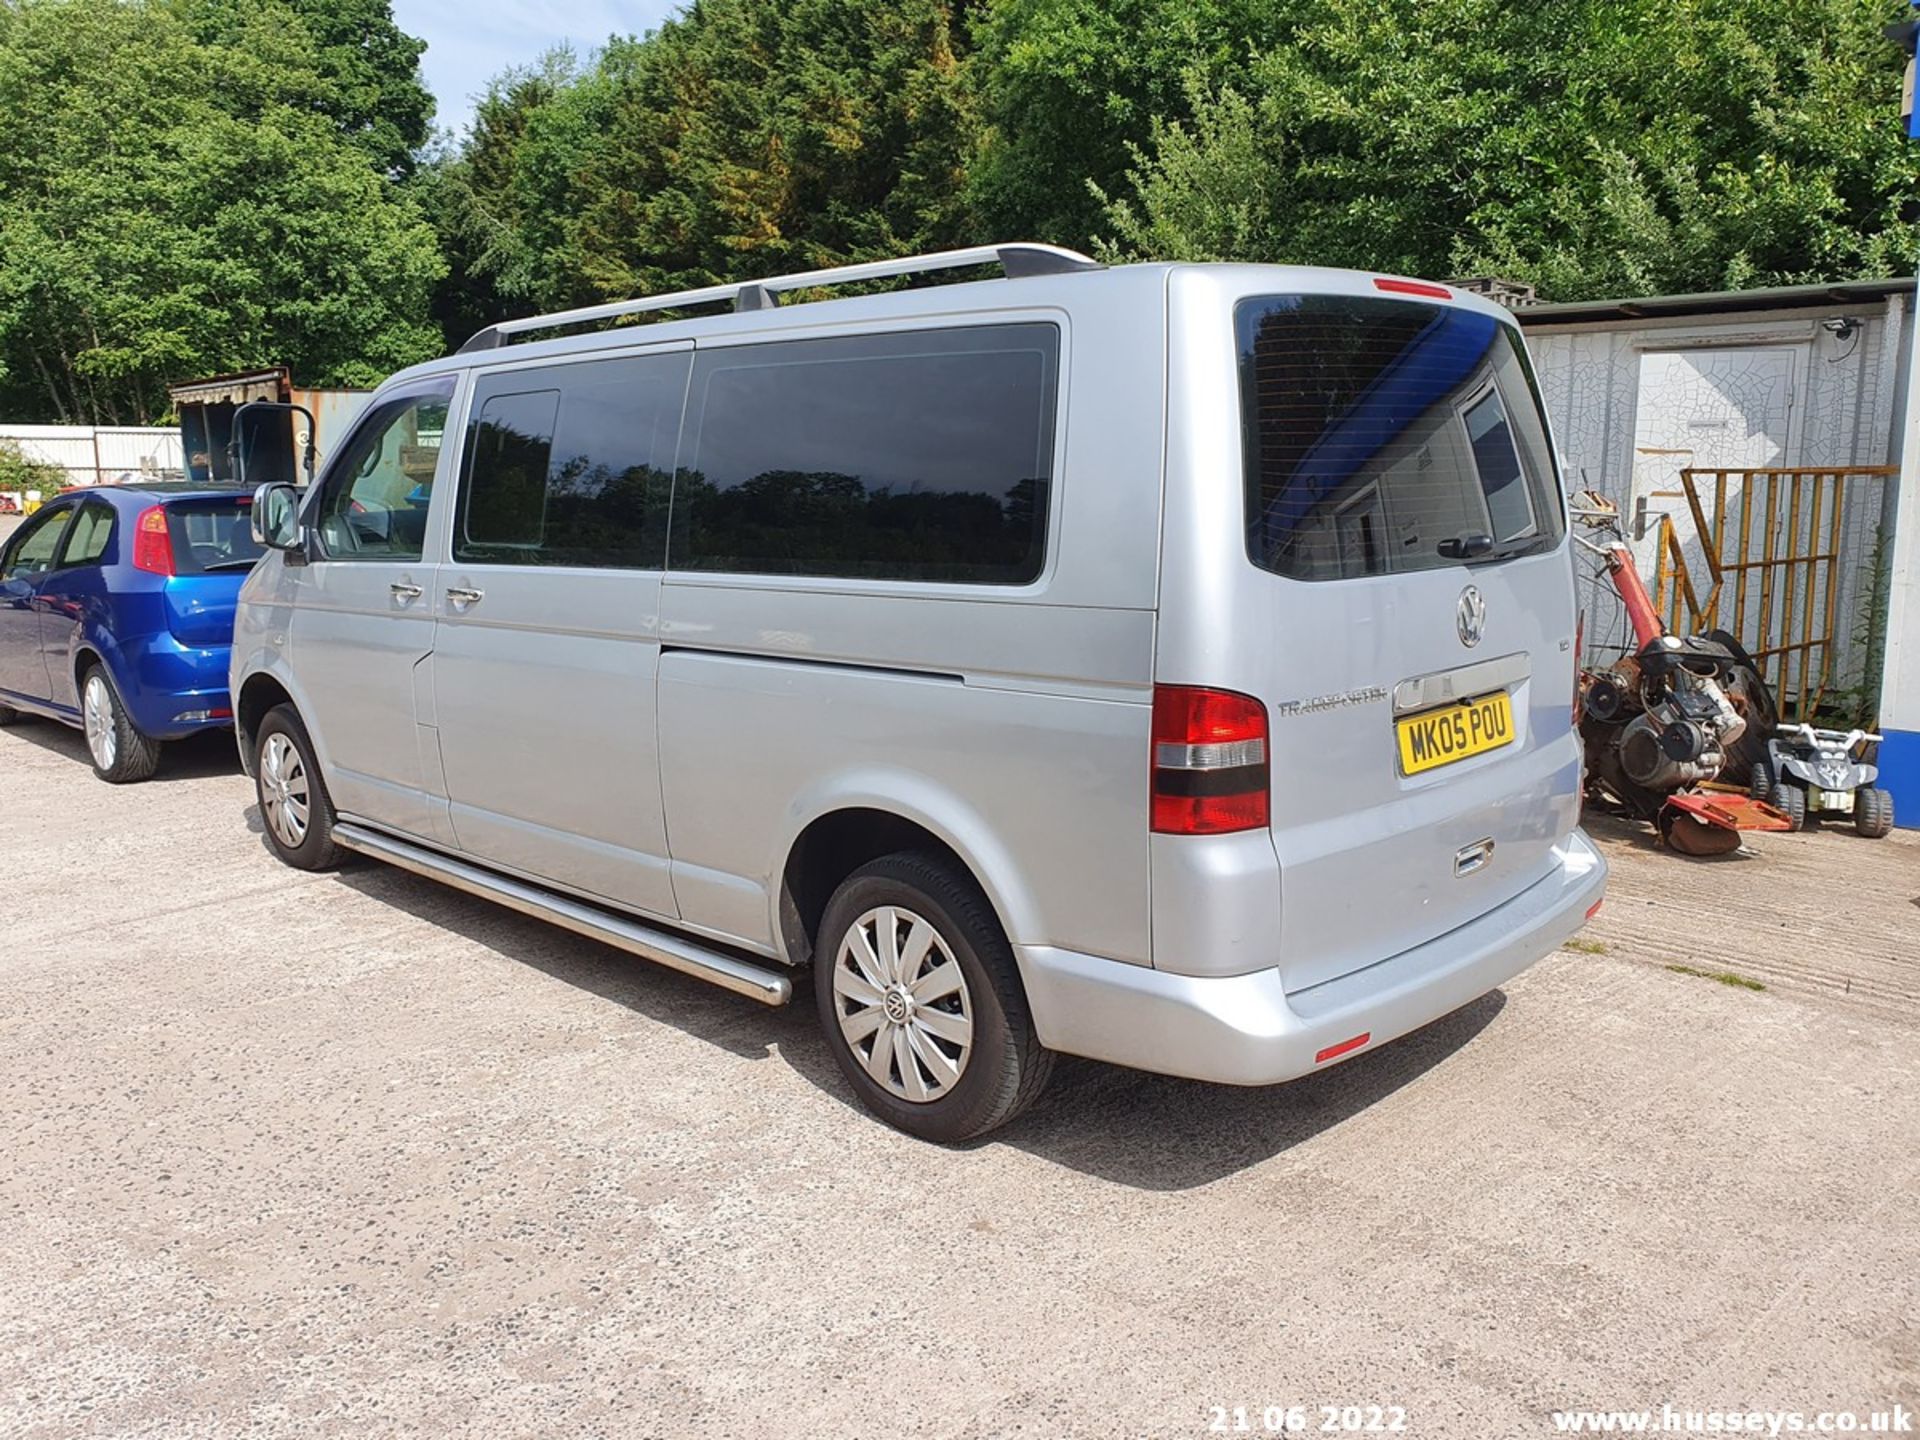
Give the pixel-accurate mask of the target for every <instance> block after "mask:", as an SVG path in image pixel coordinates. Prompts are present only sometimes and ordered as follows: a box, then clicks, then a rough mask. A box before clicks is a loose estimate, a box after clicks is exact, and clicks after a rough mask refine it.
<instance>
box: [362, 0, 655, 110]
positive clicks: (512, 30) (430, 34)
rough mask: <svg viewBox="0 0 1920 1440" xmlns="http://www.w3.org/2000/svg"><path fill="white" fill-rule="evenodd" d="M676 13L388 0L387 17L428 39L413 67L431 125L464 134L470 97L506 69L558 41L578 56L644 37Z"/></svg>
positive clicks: (641, 0)
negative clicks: (420, 78)
mask: <svg viewBox="0 0 1920 1440" xmlns="http://www.w3.org/2000/svg"><path fill="white" fill-rule="evenodd" d="M678 8H679V6H678V5H677V4H675V3H673V0H569V3H567V4H564V5H552V4H547V5H541V4H531V3H525V0H393V18H394V19H395V20H396V21H398V22H399V25H400V28H401V29H402V30H404V31H406V32H407V33H408V34H409V35H414V36H417V37H419V38H420V39H422V40H424V41H426V42H427V53H426V54H424V55H422V56H421V57H420V69H421V72H422V74H424V75H425V77H426V81H427V88H428V89H429V90H431V91H432V92H433V98H434V99H435V100H436V101H437V102H438V108H437V109H436V111H435V114H434V119H433V123H434V124H435V125H437V126H440V127H442V128H444V129H450V130H463V129H465V128H466V124H467V121H468V120H470V119H472V118H473V101H474V97H475V96H477V95H479V94H480V93H481V92H482V91H483V90H485V89H486V88H487V81H489V80H491V79H492V78H493V77H494V76H495V75H498V74H499V73H500V72H501V71H502V70H505V69H507V68H508V67H509V66H512V65H525V64H527V63H528V62H530V61H532V60H534V59H535V58H537V57H538V56H539V55H540V53H541V52H542V51H545V50H549V49H551V48H552V47H553V46H555V45H561V44H570V45H572V46H573V48H574V49H575V50H577V51H578V52H580V54H581V55H583V56H584V55H585V54H586V53H587V52H588V51H590V50H595V49H598V48H599V47H600V45H601V44H602V43H604V42H605V40H606V38H607V37H608V36H609V35H639V34H644V33H645V32H646V31H648V30H651V29H653V28H654V27H655V26H657V25H658V24H659V23H660V22H661V21H662V20H664V19H665V18H666V17H667V16H668V15H669V14H670V13H672V12H673V11H674V10H676V9H678Z"/></svg>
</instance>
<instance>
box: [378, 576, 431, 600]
mask: <svg viewBox="0 0 1920 1440" xmlns="http://www.w3.org/2000/svg"><path fill="white" fill-rule="evenodd" d="M387 589H389V590H391V591H392V592H393V598H394V599H396V600H418V599H419V598H420V597H421V596H422V595H424V594H425V593H426V592H425V591H424V590H422V589H421V588H420V587H419V586H418V585H414V584H411V583H410V582H408V581H405V580H396V581H394V582H393V584H391V585H389V586H387Z"/></svg>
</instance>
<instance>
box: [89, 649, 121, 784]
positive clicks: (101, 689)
mask: <svg viewBox="0 0 1920 1440" xmlns="http://www.w3.org/2000/svg"><path fill="white" fill-rule="evenodd" d="M80 708H81V722H82V724H84V725H85V727H86V732H87V749H88V750H89V751H91V752H92V754H93V763H94V764H96V765H98V766H99V767H100V768H101V769H102V770H111V769H112V768H113V762H114V761H115V760H117V759H118V758H119V756H120V734H119V732H118V731H117V730H116V729H115V728H114V723H113V692H112V691H111V690H109V689H108V688H107V681H106V677H105V676H103V675H100V674H98V673H97V672H96V673H95V674H92V675H89V676H88V677H87V693H86V696H85V697H84V698H83V699H82V701H81V707H80Z"/></svg>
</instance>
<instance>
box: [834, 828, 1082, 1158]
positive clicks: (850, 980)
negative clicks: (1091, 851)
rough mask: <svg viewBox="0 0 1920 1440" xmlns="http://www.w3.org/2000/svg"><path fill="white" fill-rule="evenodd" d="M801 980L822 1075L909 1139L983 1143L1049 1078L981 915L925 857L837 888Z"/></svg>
mask: <svg viewBox="0 0 1920 1440" xmlns="http://www.w3.org/2000/svg"><path fill="white" fill-rule="evenodd" d="M813 969H814V987H813V988H814V999H815V1001H816V1003H817V1004H818V1006H819V1010H820V1023H821V1026H822V1028H823V1029H824V1031H825V1032H826V1039H827V1047H828V1049H830V1050H831V1051H832V1052H833V1058H834V1062H835V1063H836V1064H837V1065H839V1067H840V1072H841V1073H842V1074H843V1075H845V1076H846V1077H847V1083H848V1084H849V1085H851V1086H852V1087H853V1088H854V1090H855V1091H856V1092H857V1093H858V1094H859V1096H860V1099H861V1101H862V1102H863V1103H865V1105H866V1106H867V1108H868V1109H869V1110H871V1111H873V1112H874V1114H876V1115H878V1116H879V1117H880V1118H881V1119H882V1120H885V1121H886V1122H887V1123H888V1124H889V1125H892V1126H894V1127H895V1128H896V1129H899V1130H904V1131H906V1132H907V1133H908V1134H909V1135H917V1136H918V1137H920V1138H921V1139H923V1140H933V1141H937V1142H940V1143H943V1144H950V1143H953V1142H956V1141H961V1140H970V1139H972V1138H973V1137H974V1136H976V1135H984V1134H985V1133H986V1132H987V1131H989V1130H992V1129H994V1128H995V1127H997V1126H1000V1125H1004V1124H1006V1123H1007V1122H1008V1121H1009V1120H1011V1119H1013V1118H1014V1116H1016V1115H1018V1114H1019V1113H1020V1112H1021V1111H1023V1110H1025V1109H1026V1108H1027V1107H1028V1106H1029V1105H1031V1104H1032V1103H1033V1102H1034V1100H1035V1099H1036V1098H1038V1096H1039V1094H1040V1091H1041V1090H1042V1088H1043V1087H1044V1086H1045V1085H1046V1083H1047V1077H1048V1076H1049V1075H1050V1074H1052V1072H1053V1052H1052V1051H1050V1050H1047V1049H1046V1048H1044V1047H1043V1046H1042V1045H1041V1044H1040V1038H1039V1036H1038V1034H1036V1032H1035V1031H1034V1028H1033V1017H1032V1014H1031V1013H1030V1012H1029V1010H1028V1008H1027V997H1026V991H1025V989H1024V988H1023V987H1022V986H1021V984H1020V972H1019V970H1018V968H1017V967H1016V966H1015V964H1014V959H1013V947H1012V946H1010V945H1009V944H1008V943H1007V937H1006V935H1005V933H1004V932H1003V931H1002V930H1001V928H1000V922H999V921H998V919H996V918H995V916H994V913H993V908H992V906H990V905H989V904H988V903H987V899H986V896H985V895H983V894H981V892H980V888H979V886H978V885H976V884H975V883H974V881H973V879H972V877H971V876H969V875H967V874H966V873H965V872H963V871H959V870H957V869H956V868H955V867H954V866H953V865H952V864H951V863H950V862H948V861H946V860H943V859H941V858H939V857H937V856H934V855H928V854H925V853H922V852H920V851H901V852H899V853H897V854H893V855H885V856H882V857H881V858H880V859H878V860H874V861H871V862H869V863H868V864H866V865H863V866H861V867H860V868H859V869H858V870H856V871H854V872H853V874H851V875H849V876H848V877H847V878H846V879H845V880H844V881H842V882H841V885H840V888H839V889H837V890H835V891H834V892H833V897H832V899H830V900H829V901H828V902H827V908H826V912H825V914H824V915H822V917H821V920H820V933H819V936H818V937H817V942H816V945H815V948H814V966H813Z"/></svg>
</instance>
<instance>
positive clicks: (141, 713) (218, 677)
mask: <svg viewBox="0 0 1920 1440" xmlns="http://www.w3.org/2000/svg"><path fill="white" fill-rule="evenodd" d="M231 653H232V647H231V646H227V645H213V646H206V647H201V646H191V645H182V644H181V643H180V642H179V641H178V640H176V639H174V638H173V636H172V635H171V634H170V633H168V632H166V631H161V632H160V633H159V634H157V635H142V636H140V637H139V638H138V639H136V640H133V641H131V642H129V643H128V644H127V645H125V646H124V647H123V648H122V649H121V652H120V655H119V657H118V660H119V663H118V664H116V665H114V666H112V669H113V671H114V680H115V681H116V682H117V683H118V684H119V687H120V698H121V699H122V700H123V701H124V702H125V704H126V707H127V714H128V716H129V717H130V718H131V719H132V721H133V723H134V726H135V727H136V728H137V729H138V730H139V731H140V733H141V734H143V735H148V736H151V737H152V738H153V739H155V740H179V739H182V738H184V737H186V736H188V735H194V734H198V733H199V732H200V731H202V730H219V729H224V728H225V727H226V726H229V725H231V724H232V723H233V702H232V700H231V699H230V698H229V696H228V693H227V660H228V657H229V656H230V655H231Z"/></svg>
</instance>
